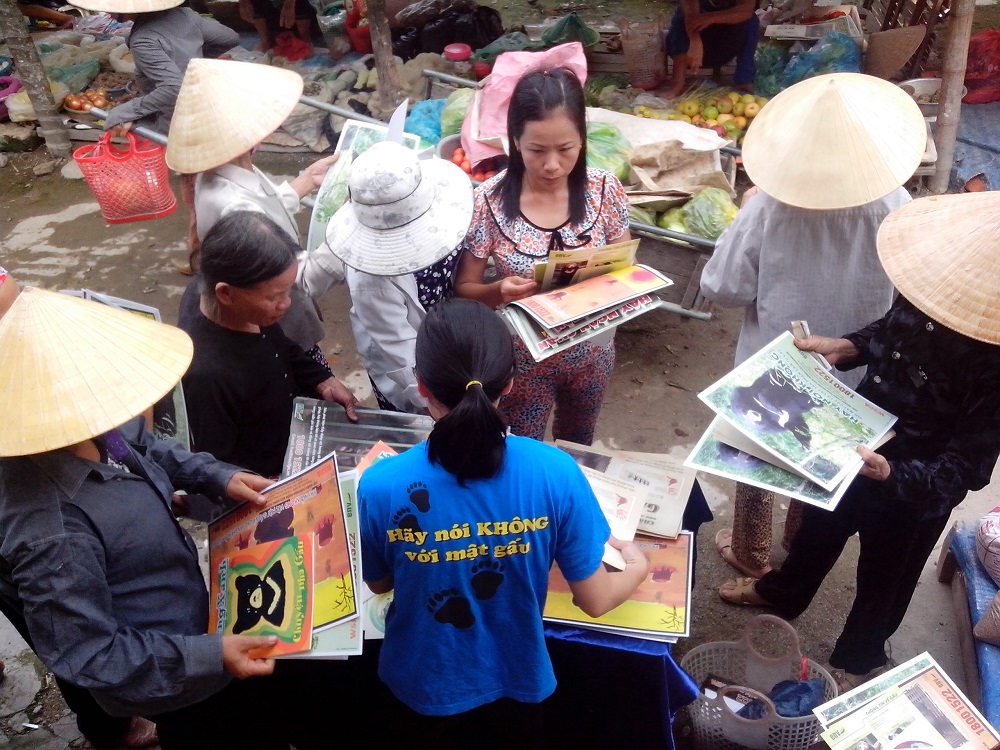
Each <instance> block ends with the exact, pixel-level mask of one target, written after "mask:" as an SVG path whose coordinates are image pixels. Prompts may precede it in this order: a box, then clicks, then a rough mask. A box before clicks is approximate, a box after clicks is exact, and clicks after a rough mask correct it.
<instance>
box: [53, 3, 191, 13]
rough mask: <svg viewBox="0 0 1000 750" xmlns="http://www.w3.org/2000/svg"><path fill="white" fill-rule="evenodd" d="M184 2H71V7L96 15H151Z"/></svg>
mask: <svg viewBox="0 0 1000 750" xmlns="http://www.w3.org/2000/svg"><path fill="white" fill-rule="evenodd" d="M183 2H184V0H73V2H72V3H70V4H71V5H75V6H76V7H77V8H83V9H84V10H93V11H97V12H98V13H153V12H155V11H158V10H169V9H170V8H176V7H177V6H178V5H180V4H181V3H183Z"/></svg>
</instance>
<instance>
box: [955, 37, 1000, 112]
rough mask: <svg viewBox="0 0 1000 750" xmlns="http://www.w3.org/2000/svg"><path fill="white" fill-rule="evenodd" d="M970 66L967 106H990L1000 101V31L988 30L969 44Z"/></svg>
mask: <svg viewBox="0 0 1000 750" xmlns="http://www.w3.org/2000/svg"><path fill="white" fill-rule="evenodd" d="M968 59H969V64H968V67H967V68H966V69H965V86H966V88H967V89H969V93H967V94H966V95H965V97H964V98H963V99H962V102H963V103H965V104H988V103H989V102H995V101H997V100H1000V31H997V30H996V29H987V30H986V31H981V32H979V33H978V34H976V35H975V36H974V37H972V39H971V40H970V42H969V58H968Z"/></svg>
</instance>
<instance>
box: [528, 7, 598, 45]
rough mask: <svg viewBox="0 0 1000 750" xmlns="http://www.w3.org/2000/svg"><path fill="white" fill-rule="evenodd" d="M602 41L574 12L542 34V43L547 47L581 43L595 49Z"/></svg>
mask: <svg viewBox="0 0 1000 750" xmlns="http://www.w3.org/2000/svg"><path fill="white" fill-rule="evenodd" d="M599 41H601V35H600V33H598V32H597V31H595V30H594V29H592V28H590V27H589V26H588V25H587V24H586V23H584V20H583V19H582V18H580V16H578V15H577V14H576V12H575V11H574V12H573V13H567V14H566V15H565V16H563V17H562V18H560V19H559V20H558V21H556V23H555V25H554V26H551V27H549V28H548V29H546V30H545V31H543V32H542V42H544V43H545V46H546V47H555V46H556V45H557V44H566V42H579V43H580V44H582V45H583V46H584V47H593V46H594V45H595V44H597V43H598V42H599Z"/></svg>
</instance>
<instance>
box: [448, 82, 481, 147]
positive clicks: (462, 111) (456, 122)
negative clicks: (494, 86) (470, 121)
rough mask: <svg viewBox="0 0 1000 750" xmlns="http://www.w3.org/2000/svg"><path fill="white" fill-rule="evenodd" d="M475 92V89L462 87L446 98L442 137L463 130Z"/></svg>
mask: <svg viewBox="0 0 1000 750" xmlns="http://www.w3.org/2000/svg"><path fill="white" fill-rule="evenodd" d="M475 93H476V92H475V90H474V89H468V88H460V89H458V90H457V91H453V92H452V93H451V94H449V96H448V98H447V99H445V105H444V109H443V110H442V111H441V137H442V138H446V137H447V136H449V135H457V134H459V133H461V132H462V123H463V122H465V115H466V114H467V113H468V111H469V105H470V104H472V97H473V96H475Z"/></svg>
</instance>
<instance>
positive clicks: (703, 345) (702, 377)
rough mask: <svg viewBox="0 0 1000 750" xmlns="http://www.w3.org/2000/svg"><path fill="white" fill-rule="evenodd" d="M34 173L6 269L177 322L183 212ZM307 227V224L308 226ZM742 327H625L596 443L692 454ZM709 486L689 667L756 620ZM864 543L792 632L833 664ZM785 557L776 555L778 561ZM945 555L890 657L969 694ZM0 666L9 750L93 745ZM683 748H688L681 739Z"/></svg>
mask: <svg viewBox="0 0 1000 750" xmlns="http://www.w3.org/2000/svg"><path fill="white" fill-rule="evenodd" d="M31 156H33V155H31ZM37 160H38V157H36V158H35V159H34V161H37ZM257 161H258V164H259V166H260V167H261V168H262V169H264V170H265V171H267V172H269V173H271V174H272V175H292V174H295V173H296V172H297V171H298V170H299V169H301V168H302V167H303V166H305V165H306V164H307V163H308V162H309V161H310V158H309V157H308V156H298V155H293V156H289V155H285V156H277V155H273V154H261V155H259V158H258V160H257ZM32 163H33V162H32V159H31V158H30V156H29V157H14V158H12V159H11V161H10V163H8V164H7V165H6V166H4V167H0V265H3V266H5V267H6V268H7V269H8V270H9V271H10V272H12V273H13V274H14V276H15V278H17V279H18V281H20V282H21V283H22V284H27V285H37V286H42V287H46V288H50V289H78V288H82V287H88V288H91V289H94V290H96V291H100V292H107V293H112V294H115V295H117V296H120V297H125V298H129V299H133V300H136V301H139V302H142V303H145V304H149V305H154V306H157V307H159V308H160V310H161V312H162V314H163V317H164V320H165V321H166V322H173V321H174V320H175V319H176V312H177V303H178V300H179V298H180V295H181V293H182V291H183V289H184V286H185V285H186V283H187V282H188V279H187V278H186V277H184V276H181V275H180V274H178V273H177V271H176V270H175V268H174V265H173V263H172V261H173V260H175V259H177V260H180V259H182V258H183V257H184V256H185V251H184V239H183V238H184V236H185V227H186V222H187V216H186V213H185V211H184V209H183V208H181V209H179V210H178V211H177V212H176V213H175V214H174V215H173V216H171V217H168V218H166V219H161V220H158V221H152V222H142V223H136V224H124V225H117V226H109V225H106V224H105V223H104V221H103V220H102V218H101V216H100V213H99V211H98V207H97V204H96V203H95V202H94V199H93V196H92V195H91V193H90V191H89V189H88V188H87V186H86V184H85V183H83V182H82V181H80V180H67V179H63V178H61V177H60V176H59V172H58V170H57V171H56V172H55V173H54V174H52V175H48V176H43V177H36V176H35V175H34V174H33V173H32V170H31V164H32ZM176 187H177V186H176V185H175V188H176ZM175 192H177V194H178V195H179V190H176V191H175ZM302 218H303V222H302V225H303V226H305V219H306V218H307V216H306V215H305V214H303V217H302ZM661 270H664V271H665V272H667V273H668V274H669V272H670V269H669V268H663V269H661ZM348 306H349V300H348V297H347V292H346V290H345V289H344V288H342V287H341V288H337V289H334V290H333V291H331V292H330V293H329V294H328V295H327V296H326V297H325V298H324V299H323V300H322V301H321V307H322V309H323V312H324V315H325V325H326V329H327V337H326V339H325V340H324V341H323V342H322V346H323V348H324V350H325V352H326V353H327V355H328V356H329V358H330V360H331V362H332V363H333V365H334V369H335V371H336V372H337V373H338V375H339V376H340V377H341V378H342V379H343V380H344V381H345V382H346V383H348V384H349V385H350V386H351V387H352V388H354V389H355V392H356V393H357V394H358V396H359V397H360V398H362V399H366V400H367V401H366V404H367V405H374V404H373V402H372V401H371V394H370V391H369V389H368V386H367V378H366V377H365V374H364V372H363V370H362V369H361V366H360V362H359V360H358V357H357V354H356V351H355V349H354V342H353V339H352V336H351V333H350V330H349V326H348V323H347V311H348ZM740 317H741V316H740V314H739V312H736V311H721V312H717V313H716V314H715V316H714V317H713V319H712V320H711V321H709V322H705V321H698V320H690V319H682V318H680V317H678V316H676V315H674V314H672V313H667V312H662V311H657V312H654V313H651V314H649V315H646V316H644V317H642V318H639V319H637V320H636V321H633V322H632V323H631V324H629V325H627V326H625V327H624V328H623V330H621V331H620V332H619V334H618V338H617V342H618V361H617V365H616V370H615V374H614V377H613V380H612V384H611V389H610V393H609V395H608V397H607V399H606V402H605V405H604V410H603V412H602V418H601V422H600V425H599V427H598V435H597V437H598V439H600V440H602V441H604V442H605V443H606V444H608V445H611V446H613V447H618V448H624V449H632V450H640V451H649V452H670V453H673V454H675V455H677V456H685V455H686V454H687V453H688V452H689V451H690V450H691V448H692V447H693V446H694V444H695V442H696V441H697V439H698V437H699V436H700V435H701V433H702V431H703V430H704V429H705V427H706V426H707V425H708V422H709V421H710V419H709V416H710V413H709V410H708V408H707V407H705V406H704V405H702V404H701V402H699V401H698V399H697V393H698V392H699V391H700V390H701V389H702V388H704V387H705V386H707V385H709V384H710V383H711V382H713V381H714V380H715V379H717V378H718V377H719V376H721V375H722V374H723V373H725V372H726V371H727V370H728V369H730V367H731V365H732V357H733V348H734V345H735V340H736V336H737V334H738V332H739V326H740ZM702 483H703V486H704V489H705V492H706V495H707V497H708V501H709V504H710V506H711V508H712V511H713V513H714V514H715V521H714V522H712V523H710V524H706V525H705V526H703V527H702V530H701V533H700V535H699V538H698V553H699V555H698V567H697V580H696V584H695V590H694V597H693V626H692V635H691V637H690V638H688V639H686V640H683V641H681V642H680V643H678V644H677V646H676V648H675V656H676V658H677V659H678V660H680V659H681V658H682V657H683V654H684V653H686V652H687V651H688V650H689V649H690V648H692V647H694V646H696V645H699V644H702V643H706V642H710V641H718V640H734V639H736V638H738V637H739V636H740V633H741V630H742V627H743V625H744V623H746V622H747V620H749V619H750V618H751V617H752V616H753V615H754V614H756V611H754V610H751V609H745V608H738V607H733V606H731V605H727V604H725V603H723V602H722V601H721V600H720V599H719V597H718V595H717V593H716V589H717V587H718V586H719V584H721V583H722V582H724V581H726V580H728V579H730V578H732V577H734V576H735V575H736V574H735V572H734V571H733V570H732V569H730V568H729V567H728V566H727V565H726V564H725V563H724V562H723V561H722V560H721V559H720V558H719V556H718V554H717V553H716V551H715V547H714V543H713V539H714V536H715V533H716V531H717V530H718V529H721V528H724V527H726V526H729V525H731V524H730V520H731V516H732V484H731V483H729V482H726V481H723V480H719V479H716V478H714V477H708V478H703V479H702ZM998 489H1000V485H994V486H992V487H989V488H987V489H986V490H984V491H983V492H979V493H975V494H974V495H973V496H970V498H969V499H968V500H967V501H966V502H965V503H964V504H963V505H962V506H960V508H959V509H958V510H957V511H956V513H955V516H954V518H955V519H956V520H957V519H959V518H963V519H977V518H979V517H980V516H982V515H984V514H985V513H986V512H987V511H989V510H990V509H991V508H993V507H994V506H997V505H1000V498H998ZM774 517H775V538H776V539H779V538H780V532H781V523H782V520H783V513H782V512H781V511H780V510H777V509H776V512H775V514H774ZM856 541H857V540H856V539H855V540H853V543H852V544H849V545H848V550H847V552H846V554H845V555H844V556H843V558H842V559H841V560H840V562H839V563H838V565H837V566H836V568H835V570H834V571H833V573H832V574H831V575H830V576H829V578H828V579H827V581H826V583H825V585H824V587H823V588H822V589H821V591H820V594H819V596H818V597H817V599H816V601H815V602H814V604H813V606H812V607H811V608H810V609H809V611H808V612H806V613H805V614H804V615H803V616H802V617H800V618H799V619H798V620H797V621H795V623H794V625H795V627H796V629H797V631H798V634H799V637H800V640H801V647H802V652H803V653H804V654H805V655H807V656H809V657H811V658H813V659H815V660H817V661H824V660H825V659H826V658H827V657H828V656H829V653H830V650H831V649H832V646H833V643H834V641H835V639H836V636H837V635H838V633H839V632H840V628H841V626H842V624H843V621H844V617H845V616H846V613H847V610H848V609H849V606H850V602H851V599H852V596H853V585H854V584H853V566H854V564H855V562H856V559H857V545H856ZM780 554H781V553H780V548H779V550H778V554H776V560H780ZM936 559H937V555H936V553H935V555H933V556H932V558H931V560H929V561H928V563H927V565H926V566H925V570H924V574H923V576H922V578H921V582H920V585H919V587H918V589H917V593H916V596H915V597H914V601H913V604H912V605H911V607H910V611H909V613H908V615H907V617H906V620H905V622H904V624H903V626H902V628H901V629H900V631H899V632H898V633H897V634H896V636H895V637H894V638H893V639H892V644H893V654H894V657H895V658H896V659H897V660H905V659H907V658H910V657H912V656H915V655H916V654H919V653H921V652H923V651H925V650H926V651H930V652H931V653H932V654H933V656H934V657H935V658H936V659H937V660H938V661H939V662H940V664H941V665H942V666H943V667H944V669H945V670H946V671H947V672H948V674H950V675H951V676H952V677H953V678H954V679H955V680H956V681H957V682H958V683H959V685H964V683H965V678H964V674H963V671H962V666H961V661H960V654H959V646H958V634H957V631H956V627H955V617H954V614H953V611H952V608H951V601H950V598H949V594H948V590H947V588H946V587H945V586H943V585H941V584H939V583H938V582H937V580H936V577H935V570H934V563H935V561H936ZM0 659H2V660H3V661H5V662H6V663H7V677H6V679H5V680H4V681H3V682H2V683H0V748H45V749H46V750H62V749H63V748H67V747H86V746H87V744H86V742H85V741H84V740H83V738H82V737H80V736H79V733H78V732H77V731H76V726H75V723H74V722H73V720H72V716H71V715H67V709H66V707H65V704H63V703H62V701H61V698H60V696H59V693H58V691H57V690H56V689H55V687H54V684H53V682H52V679H51V676H50V675H49V674H48V673H47V671H46V670H45V669H44V668H43V667H42V666H41V665H40V664H39V662H38V661H37V660H36V659H35V658H34V656H33V654H32V653H31V652H30V650H28V649H27V648H26V646H25V644H24V643H23V641H21V639H20V638H19V637H18V636H17V634H16V633H15V632H14V631H13V629H12V628H10V626H9V625H8V624H7V622H6V621H5V620H2V618H0ZM681 723H682V722H681ZM679 734H683V733H682V732H679ZM679 740H680V742H681V744H683V737H679Z"/></svg>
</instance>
